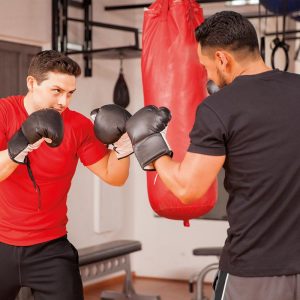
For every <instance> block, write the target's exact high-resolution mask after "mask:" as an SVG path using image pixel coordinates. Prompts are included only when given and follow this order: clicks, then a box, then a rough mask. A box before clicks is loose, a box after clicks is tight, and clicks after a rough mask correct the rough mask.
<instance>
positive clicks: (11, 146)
mask: <svg viewBox="0 0 300 300" xmlns="http://www.w3.org/2000/svg"><path fill="white" fill-rule="evenodd" d="M27 146H28V140H27V139H26V137H25V135H24V134H23V132H22V130H21V129H19V130H18V131H17V132H16V133H15V134H14V136H13V137H12V138H11V139H10V140H9V141H8V154H9V157H10V159H11V160H13V161H14V162H16V163H18V164H26V162H25V161H24V162H21V161H19V160H16V159H15V158H16V157H17V156H18V155H19V154H20V153H21V152H22V151H23V150H24V149H25V148H26V147H27Z"/></svg>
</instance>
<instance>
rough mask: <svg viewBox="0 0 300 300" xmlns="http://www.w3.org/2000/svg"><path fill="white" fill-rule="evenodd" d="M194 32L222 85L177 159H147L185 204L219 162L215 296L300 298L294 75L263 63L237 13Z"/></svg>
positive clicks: (298, 110)
mask: <svg viewBox="0 0 300 300" xmlns="http://www.w3.org/2000/svg"><path fill="white" fill-rule="evenodd" d="M196 38H197V41H198V42H199V47H198V55H199V59H200V62H201V63H202V64H203V65H204V66H205V68H206V70H207V74H208V79H210V80H213V81H214V82H215V83H216V84H217V86H219V87H220V88H221V90H220V91H219V92H217V93H215V94H213V95H211V96H209V97H208V98H206V99H205V100H204V101H203V102H202V104H201V105H199V107H198V109H197V113H196V120H195V124H194V127H193V129H192V131H191V133H190V138H191V142H190V146H189V148H188V151H187V153H186V155H185V157H184V159H183V161H182V162H175V161H174V160H172V158H171V157H170V155H163V156H160V157H159V156H158V155H157V156H156V158H155V159H154V166H155V168H156V170H157V172H158V174H159V176H160V178H161V179H162V180H163V182H164V183H165V185H166V186H167V187H168V188H169V189H170V190H171V191H172V192H173V193H174V194H175V195H176V196H177V197H178V198H179V199H180V200H181V201H182V202H183V203H192V202H193V201H195V200H196V199H199V197H201V196H202V195H203V194H204V193H205V192H206V191H207V190H208V188H209V187H210V185H211V184H212V182H213V181H214V180H215V179H216V176H217V174H218V172H219V171H220V169H221V168H222V167H223V168H224V169H225V181H224V184H225V188H226V190H227V191H228V193H229V201H228V206H227V214H228V220H229V225H230V228H229V230H228V237H227V239H226V242H225V246H224V248H223V252H222V255H221V260H220V271H219V272H218V276H217V280H216V281H215V282H216V284H215V300H218V299H222V300H283V299H284V300H299V299H300V157H299V151H300V120H299V116H300V76H299V75H296V74H291V73H285V72H281V71H278V70H271V69H270V68H268V67H267V66H266V65H265V63H264V61H263V60H262V58H261V56H260V53H259V47H258V40H257V35H256V32H255V29H254V27H253V26H252V25H251V23H250V22H249V21H248V20H247V19H246V18H244V17H242V16H241V15H240V14H238V13H235V12H230V11H226V12H225V11H224V12H220V13H217V14H215V15H213V16H212V17H210V18H208V19H206V20H205V21H204V23H202V24H201V25H200V26H199V27H198V28H197V29H196ZM134 117H135V116H134ZM134 117H133V119H132V120H134ZM187 117H189V116H187ZM156 121H157V120H156ZM158 127H159V126H157V128H158ZM149 128H150V127H149ZM130 129H131V128H130V127H129V130H130ZM130 134H131V133H130ZM131 135H132V134H131ZM134 147H135V152H136V155H137V157H138V159H139V160H141V157H142V158H143V155H144V154H143V153H142V154H141V153H137V152H138V151H140V150H139V148H138V147H136V146H135V145H134ZM157 147H159V144H158V143H156V145H155V147H154V146H153V148H157ZM148 148H149V147H148ZM149 149H150V148H149ZM149 149H148V150H149ZM149 151H150V150H149ZM165 152H166V154H167V151H165ZM147 162H148V161H147ZM152 162H153V161H152ZM195 178H197V180H195Z"/></svg>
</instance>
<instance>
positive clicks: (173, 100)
mask: <svg viewBox="0 0 300 300" xmlns="http://www.w3.org/2000/svg"><path fill="white" fill-rule="evenodd" d="M201 22H203V14H202V9H201V8H200V6H199V4H197V3H196V2H195V0H157V1H155V2H154V3H153V4H152V5H151V6H150V7H149V9H148V10H147V11H145V13H144V23H143V51H142V79H143V90H144V101H145V105H151V104H153V105H156V106H158V107H159V106H166V107H168V108H169V109H170V110H171V112H172V120H171V122H170V123H169V126H168V131H167V140H168V142H169V144H170V147H171V149H172V150H173V151H174V160H177V161H181V160H182V159H183V158H184V155H185V153H186V151H187V148H188V146H189V142H190V140H189V132H190V130H191V129H192V126H193V124H194V118H195V114H196V108H197V106H198V105H199V103H200V102H201V101H202V100H203V99H204V98H205V97H206V96H207V91H206V82H207V77H206V71H205V69H204V68H203V67H202V65H201V64H200V63H199V59H198V56H197V41H196V39H195V35H194V31H195V28H196V27H197V26H198V25H199V24H201ZM195 180H197V178H195ZM199 184H201V182H199ZM147 187H148V196H149V201H150V204H151V207H152V209H153V210H154V211H155V212H156V213H157V214H158V215H160V216H162V217H166V218H169V219H175V220H183V221H184V225H185V226H189V219H192V218H196V217H199V216H201V215H204V214H205V213H207V212H208V211H209V210H210V209H211V208H212V207H213V206H214V204H215V201H216V198H217V183H216V182H214V183H213V185H212V186H211V187H210V189H209V190H208V191H207V193H206V194H205V195H204V196H203V197H202V198H201V199H199V200H197V201H196V202H194V203H193V204H190V205H185V204H182V203H181V202H180V201H179V200H178V199H177V198H176V197H175V196H174V195H173V194H172V193H171V192H170V191H169V190H168V189H167V188H166V187H165V185H164V184H163V182H162V181H161V180H160V178H159V177H157V172H147Z"/></svg>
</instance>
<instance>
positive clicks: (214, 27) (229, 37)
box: [195, 11, 259, 52]
mask: <svg viewBox="0 0 300 300" xmlns="http://www.w3.org/2000/svg"><path fill="white" fill-rule="evenodd" d="M195 36H196V40H197V41H198V42H199V43H200V45H201V47H202V48H205V47H211V48H216V47H221V48H224V49H228V50H232V51H236V50H242V49H247V50H249V51H251V52H257V51H258V50H259V47H258V39H257V34H256V31H255V28H254V26H253V25H252V24H251V23H250V22H249V20H248V19H247V18H245V17H243V16H242V15H241V14H239V13H237V12H234V11H221V12H218V13H216V14H214V15H212V16H211V17H209V18H207V19H206V20H205V21H204V22H203V23H202V24H201V25H200V26H198V27H197V28H196V30H195Z"/></svg>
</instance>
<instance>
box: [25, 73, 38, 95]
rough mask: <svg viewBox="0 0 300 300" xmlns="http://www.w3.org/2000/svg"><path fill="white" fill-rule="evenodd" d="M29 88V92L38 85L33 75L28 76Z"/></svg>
mask: <svg viewBox="0 0 300 300" xmlns="http://www.w3.org/2000/svg"><path fill="white" fill-rule="evenodd" d="M26 81H27V88H28V91H29V92H32V91H33V88H34V86H35V85H36V83H37V82H36V79H35V78H34V77H33V76H27V78H26Z"/></svg>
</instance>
